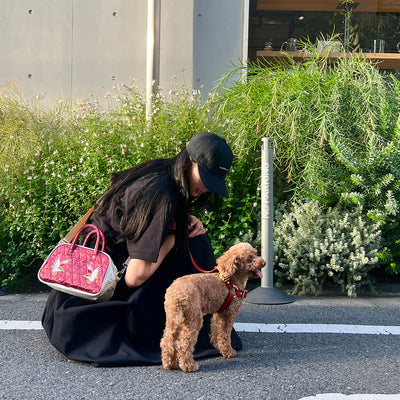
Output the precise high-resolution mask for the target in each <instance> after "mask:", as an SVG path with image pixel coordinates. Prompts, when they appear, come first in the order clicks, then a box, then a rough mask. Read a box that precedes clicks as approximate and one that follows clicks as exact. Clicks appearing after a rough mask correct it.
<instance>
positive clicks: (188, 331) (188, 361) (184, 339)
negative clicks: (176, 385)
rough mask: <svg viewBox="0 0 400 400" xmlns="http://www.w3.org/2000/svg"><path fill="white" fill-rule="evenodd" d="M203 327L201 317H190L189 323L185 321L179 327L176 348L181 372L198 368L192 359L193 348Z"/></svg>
mask: <svg viewBox="0 0 400 400" xmlns="http://www.w3.org/2000/svg"><path fill="white" fill-rule="evenodd" d="M202 325H203V317H202V316H201V315H198V316H197V317H196V316H194V315H191V319H190V320H189V321H185V322H184V323H183V325H182V327H181V332H180V335H179V339H178V343H177V348H178V360H179V367H180V368H181V370H182V371H185V372H192V371H196V370H197V368H198V366H197V364H196V362H195V361H194V358H193V352H194V347H195V345H196V342H197V338H198V336H199V332H200V329H201V327H202Z"/></svg>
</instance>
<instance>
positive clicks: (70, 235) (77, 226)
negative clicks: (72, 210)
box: [59, 206, 94, 244]
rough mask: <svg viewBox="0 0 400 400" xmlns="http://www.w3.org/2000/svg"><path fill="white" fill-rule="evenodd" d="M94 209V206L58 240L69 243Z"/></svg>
mask: <svg viewBox="0 0 400 400" xmlns="http://www.w3.org/2000/svg"><path fill="white" fill-rule="evenodd" d="M93 210H94V206H92V208H91V209H90V210H89V211H88V212H87V213H86V214H85V215H84V216H83V217H82V218H81V219H80V220H79V221H78V222H77V223H76V224H75V226H74V227H73V228H72V229H71V230H70V231H69V232H68V233H67V234H66V235H65V236H64V237H63V238H62V239H61V240H60V242H59V243H60V244H61V243H71V242H72V240H73V239H74V237H75V236H76V234H77V233H78V232H79V230H80V229H81V228H82V227H83V226H84V225H85V224H86V221H87V220H88V219H89V217H90V215H91V214H92V212H93Z"/></svg>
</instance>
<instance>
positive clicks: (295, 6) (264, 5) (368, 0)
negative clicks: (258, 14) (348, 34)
mask: <svg viewBox="0 0 400 400" xmlns="http://www.w3.org/2000/svg"><path fill="white" fill-rule="evenodd" d="M355 2H356V3H358V6H357V8H356V9H355V10H354V11H355V12H361V11H368V12H376V11H377V10H378V8H379V7H380V8H385V7H392V8H397V9H399V8H400V1H399V0H355ZM378 3H379V6H378ZM338 5H339V0H280V1H277V0H257V10H268V11H338V10H339V9H338V8H337V6H338Z"/></svg>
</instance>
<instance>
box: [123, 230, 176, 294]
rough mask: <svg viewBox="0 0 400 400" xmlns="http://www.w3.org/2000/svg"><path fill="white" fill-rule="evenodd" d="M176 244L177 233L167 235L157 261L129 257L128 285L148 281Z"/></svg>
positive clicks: (126, 280) (132, 286)
mask: <svg viewBox="0 0 400 400" xmlns="http://www.w3.org/2000/svg"><path fill="white" fill-rule="evenodd" d="M174 244H175V235H167V237H166V238H165V241H164V243H163V244H162V246H161V249H160V252H159V254H158V259H157V262H155V263H153V262H151V261H146V260H139V259H137V258H133V259H129V262H128V268H127V269H126V274H125V282H126V285H127V286H128V287H130V288H135V287H138V286H140V285H142V284H143V283H144V282H146V281H147V279H149V278H150V277H151V276H152V275H153V274H154V272H156V271H157V269H158V267H159V266H160V264H161V263H162V262H163V260H164V258H165V257H166V255H167V254H168V253H169V252H170V251H171V249H172V248H173V247H174Z"/></svg>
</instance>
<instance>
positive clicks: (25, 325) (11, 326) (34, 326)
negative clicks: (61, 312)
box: [0, 321, 43, 331]
mask: <svg viewBox="0 0 400 400" xmlns="http://www.w3.org/2000/svg"><path fill="white" fill-rule="evenodd" d="M40 329H43V327H42V324H41V322H40V321H0V330H29V331H30V330H40Z"/></svg>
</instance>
